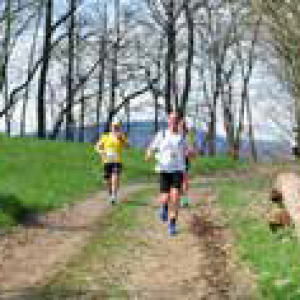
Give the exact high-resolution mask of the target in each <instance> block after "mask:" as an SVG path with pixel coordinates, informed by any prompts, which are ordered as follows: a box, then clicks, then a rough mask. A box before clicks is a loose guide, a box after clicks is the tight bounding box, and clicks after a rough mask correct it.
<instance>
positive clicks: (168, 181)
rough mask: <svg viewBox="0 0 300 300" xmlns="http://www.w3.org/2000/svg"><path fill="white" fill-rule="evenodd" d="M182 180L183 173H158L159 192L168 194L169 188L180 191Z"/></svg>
mask: <svg viewBox="0 0 300 300" xmlns="http://www.w3.org/2000/svg"><path fill="white" fill-rule="evenodd" d="M182 180H183V172H182V171H176V172H172V173H167V172H161V173H160V192H161V193H169V192H170V189H171V188H175V189H178V190H180V189H181V185H182Z"/></svg>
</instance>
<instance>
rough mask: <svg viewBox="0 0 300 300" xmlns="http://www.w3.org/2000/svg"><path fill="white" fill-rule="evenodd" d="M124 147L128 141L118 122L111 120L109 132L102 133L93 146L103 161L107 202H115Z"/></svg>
mask: <svg viewBox="0 0 300 300" xmlns="http://www.w3.org/2000/svg"><path fill="white" fill-rule="evenodd" d="M124 147H128V143H127V139H126V136H125V135H124V134H123V133H122V131H121V124H120V123H119V122H112V123H111V124H110V127H109V132H108V133H104V134H103V135H102V136H101V137H100V139H99V141H98V142H97V144H96V146H95V149H96V151H97V152H98V153H99V155H100V156H101V158H102V161H103V163H104V164H103V168H104V179H105V181H106V184H107V190H108V194H109V202H110V203H111V204H115V203H116V201H117V192H118V189H119V185H120V175H121V172H122V151H123V148H124Z"/></svg>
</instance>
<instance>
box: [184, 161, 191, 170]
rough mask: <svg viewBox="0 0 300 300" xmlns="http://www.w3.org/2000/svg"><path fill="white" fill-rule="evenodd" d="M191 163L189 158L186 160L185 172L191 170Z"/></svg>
mask: <svg viewBox="0 0 300 300" xmlns="http://www.w3.org/2000/svg"><path fill="white" fill-rule="evenodd" d="M190 166H191V163H190V160H189V159H188V158H186V159H185V171H186V172H188V170H189V169H190Z"/></svg>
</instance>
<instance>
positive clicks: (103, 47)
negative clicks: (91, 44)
mask: <svg viewBox="0 0 300 300" xmlns="http://www.w3.org/2000/svg"><path fill="white" fill-rule="evenodd" d="M103 13H104V15H103V28H102V30H103V32H102V36H101V38H100V43H99V59H101V64H100V68H99V96H98V101H97V107H96V124H97V128H98V129H99V127H100V114H101V107H102V104H103V98H104V86H105V69H106V56H105V55H103V54H104V53H105V52H106V51H107V49H106V46H107V37H106V35H107V4H106V3H105V4H104V12H103Z"/></svg>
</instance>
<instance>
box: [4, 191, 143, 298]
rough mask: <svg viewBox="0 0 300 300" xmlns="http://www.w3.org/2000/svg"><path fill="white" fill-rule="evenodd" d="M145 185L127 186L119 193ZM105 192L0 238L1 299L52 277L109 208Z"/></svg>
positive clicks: (19, 292)
mask: <svg viewBox="0 0 300 300" xmlns="http://www.w3.org/2000/svg"><path fill="white" fill-rule="evenodd" d="M142 188H144V186H143V185H137V186H129V187H127V188H124V189H123V190H122V197H125V196H126V195H127V194H130V193H132V192H135V191H138V190H140V189H142ZM105 196H106V193H104V192H100V193H98V194H97V195H94V196H92V197H90V198H89V199H87V200H86V201H84V202H80V203H76V204H74V205H72V206H69V207H68V208H65V209H61V210H59V211H55V212H53V213H49V214H48V215H46V216H42V217H40V218H39V219H38V220H36V221H34V222H33V223H32V224H29V225H28V226H26V227H19V228H16V229H15V230H14V231H15V232H14V233H12V234H9V235H7V236H5V237H3V238H2V239H0V299H6V298H7V297H10V296H12V295H13V294H16V295H18V294H20V295H21V294H22V293H26V291H27V290H28V289H31V288H35V287H37V286H40V285H41V284H43V283H44V282H46V281H47V280H48V279H49V278H52V277H53V276H54V275H55V274H56V273H57V272H59V270H61V268H63V267H64V266H65V265H66V263H67V262H68V261H69V260H70V258H71V257H73V255H75V254H76V253H78V252H79V251H80V250H81V249H82V248H83V247H84V246H85V244H86V242H88V238H89V236H91V234H92V233H93V229H94V225H95V224H96V222H97V220H99V218H101V217H102V216H104V215H105V213H106V212H107V211H108V209H109V205H108V203H107V202H106V201H105Z"/></svg>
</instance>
